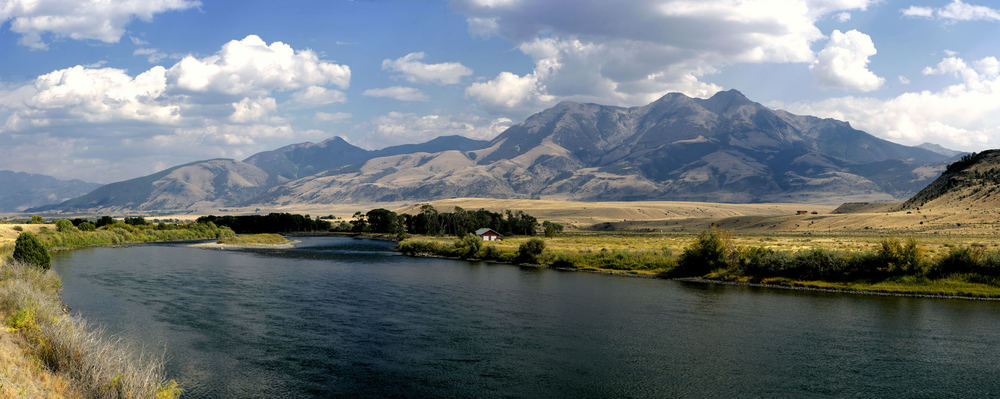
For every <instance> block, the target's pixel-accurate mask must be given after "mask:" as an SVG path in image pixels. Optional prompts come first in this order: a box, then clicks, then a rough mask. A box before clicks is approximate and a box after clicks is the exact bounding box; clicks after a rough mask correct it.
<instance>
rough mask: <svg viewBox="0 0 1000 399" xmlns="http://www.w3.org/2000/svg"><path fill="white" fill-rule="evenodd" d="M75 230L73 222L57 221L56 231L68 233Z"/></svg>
mask: <svg viewBox="0 0 1000 399" xmlns="http://www.w3.org/2000/svg"><path fill="white" fill-rule="evenodd" d="M73 229H74V227H73V222H71V221H69V219H59V220H56V231H60V232H66V231H73Z"/></svg>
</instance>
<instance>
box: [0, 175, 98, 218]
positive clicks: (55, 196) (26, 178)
mask: <svg viewBox="0 0 1000 399" xmlns="http://www.w3.org/2000/svg"><path fill="white" fill-rule="evenodd" d="M100 186H101V185H100V184H98V183H91V182H85V181H83V180H79V179H70V180H64V179H58V178H55V177H52V176H47V175H41V174H36V173H25V172H15V171H10V170H0V187H3V188H4V189H3V190H0V211H2V212H16V211H23V210H25V209H29V208H33V207H37V206H41V205H46V204H52V203H58V202H62V201H65V200H68V199H71V198H73V197H77V196H80V195H83V194H86V193H88V192H90V191H91V190H94V189H96V188H98V187H100Z"/></svg>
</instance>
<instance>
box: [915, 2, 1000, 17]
mask: <svg viewBox="0 0 1000 399" xmlns="http://www.w3.org/2000/svg"><path fill="white" fill-rule="evenodd" d="M900 12H902V13H903V15H905V16H908V17H919V18H928V19H933V18H936V19H939V20H942V21H945V22H959V21H1000V10H998V9H995V8H990V7H987V6H981V5H976V4H969V3H966V2H963V1H962V0H952V2H951V3H948V5H946V6H944V7H940V8H933V7H923V6H910V7H907V8H904V9H902V10H901V11H900Z"/></svg>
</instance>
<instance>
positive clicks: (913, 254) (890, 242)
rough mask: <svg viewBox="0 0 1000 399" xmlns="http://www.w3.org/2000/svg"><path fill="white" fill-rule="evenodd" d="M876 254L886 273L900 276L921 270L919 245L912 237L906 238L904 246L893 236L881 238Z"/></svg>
mask: <svg viewBox="0 0 1000 399" xmlns="http://www.w3.org/2000/svg"><path fill="white" fill-rule="evenodd" d="M876 255H877V256H878V260H879V263H881V264H882V265H884V266H883V267H884V272H885V273H886V274H888V275H892V276H902V275H911V274H918V273H920V272H922V267H921V253H920V247H919V246H918V245H917V241H916V240H914V239H912V238H910V239H908V240H906V245H905V246H904V245H903V244H902V243H900V242H899V240H897V239H894V238H891V239H885V240H882V243H881V246H880V247H879V249H878V250H877V251H876Z"/></svg>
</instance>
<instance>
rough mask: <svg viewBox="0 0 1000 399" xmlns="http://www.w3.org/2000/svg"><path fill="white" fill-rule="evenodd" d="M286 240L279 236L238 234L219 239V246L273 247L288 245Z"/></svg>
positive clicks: (270, 234)
mask: <svg viewBox="0 0 1000 399" xmlns="http://www.w3.org/2000/svg"><path fill="white" fill-rule="evenodd" d="M288 242H290V241H288V239H287V238H285V237H283V236H282V235H280V234H272V233H261V234H240V235H237V236H234V237H224V238H221V239H219V241H218V243H219V244H226V245H275V244H285V243H288Z"/></svg>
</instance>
